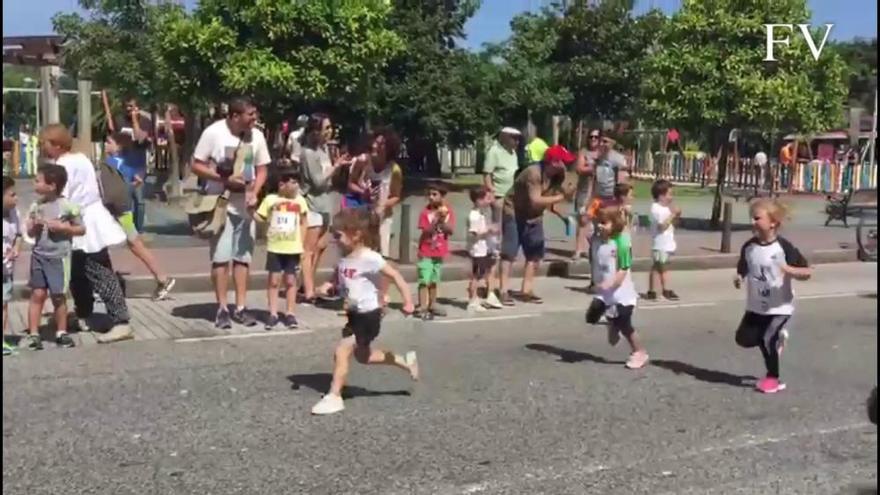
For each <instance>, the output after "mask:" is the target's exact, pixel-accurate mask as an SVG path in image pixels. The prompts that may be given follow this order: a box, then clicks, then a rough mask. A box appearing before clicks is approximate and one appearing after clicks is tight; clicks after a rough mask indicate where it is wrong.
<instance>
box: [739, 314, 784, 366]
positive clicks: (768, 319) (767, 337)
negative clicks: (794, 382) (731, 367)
mask: <svg viewBox="0 0 880 495" xmlns="http://www.w3.org/2000/svg"><path fill="white" fill-rule="evenodd" d="M789 318H790V316H789V315H762V314H757V313H752V312H746V314H745V315H744V316H743V319H742V321H741V322H740V324H739V328H738V329H737V331H736V343H737V344H739V345H740V346H742V347H759V348H760V349H761V355H762V356H763V357H764V365H765V366H766V367H767V376H769V377H772V378H779V338H780V336H781V333H782V330H783V329H784V328H785V325H786V324H787V323H788V319H789Z"/></svg>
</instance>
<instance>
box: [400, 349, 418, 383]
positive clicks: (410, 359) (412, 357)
mask: <svg viewBox="0 0 880 495" xmlns="http://www.w3.org/2000/svg"><path fill="white" fill-rule="evenodd" d="M403 362H404V363H406V365H407V366H409V376H410V377H412V379H413V381H415V382H417V381H419V360H418V357H416V351H409V352H407V353H406V355H405V356H403Z"/></svg>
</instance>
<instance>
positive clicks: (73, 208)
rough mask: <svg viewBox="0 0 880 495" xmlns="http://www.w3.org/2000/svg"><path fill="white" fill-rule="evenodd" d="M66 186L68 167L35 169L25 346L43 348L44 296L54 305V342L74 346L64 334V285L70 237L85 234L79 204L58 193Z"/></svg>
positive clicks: (68, 277)
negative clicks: (26, 339)
mask: <svg viewBox="0 0 880 495" xmlns="http://www.w3.org/2000/svg"><path fill="white" fill-rule="evenodd" d="M66 185H67V170H65V168H64V167H62V166H60V165H44V166H42V167H40V169H39V170H38V171H37V179H36V181H35V183H34V192H36V193H37V195H38V196H39V199H37V201H36V202H35V203H34V204H33V206H32V207H31V209H30V213H29V214H28V219H27V232H28V235H29V236H30V237H32V238H33V239H34V249H33V252H32V255H31V273H30V288H31V299H30V304H29V305H28V333H29V335H28V347H29V348H30V349H33V350H41V349H42V348H43V343H42V340H41V339H40V334H39V327H40V317H41V316H42V314H43V305H44V304H45V303H46V297H47V295H49V296H51V298H52V304H53V305H54V306H55V324H56V331H55V343H56V344H57V345H58V346H59V347H74V345H75V344H74V342H73V339H71V338H70V336H69V335H68V334H67V287H68V283H69V281H70V249H71V244H72V242H71V239H73V238H74V237H77V236H82V235H85V233H86V229H85V227H83V225H82V218H81V217H80V212H79V207H78V206H77V205H75V204H73V203H70V202H69V201H67V200H66V199H64V198H63V197H62V196H61V191H63V190H64V187H65V186H66Z"/></svg>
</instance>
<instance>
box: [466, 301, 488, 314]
mask: <svg viewBox="0 0 880 495" xmlns="http://www.w3.org/2000/svg"><path fill="white" fill-rule="evenodd" d="M467 310H468V313H482V312H484V311H486V308H484V307H483V305H482V304H481V303H480V300H479V299H474V300H473V301H471V302H469V303H468V305H467Z"/></svg>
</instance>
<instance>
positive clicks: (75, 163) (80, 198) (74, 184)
mask: <svg viewBox="0 0 880 495" xmlns="http://www.w3.org/2000/svg"><path fill="white" fill-rule="evenodd" d="M55 163H56V164H58V165H61V166H62V167H64V170H66V171H67V185H65V186H64V191H63V192H62V193H61V194H62V196H64V197H65V198H67V200H68V201H70V202H71V203H74V204H77V205H79V206H80V207H82V208H85V207H86V206H89V205H91V204H93V203H100V202H101V189H100V187H99V186H98V176H97V174H96V173H95V166H94V165H92V161H91V160H89V157H87V156H86V155H83V154H82V153H66V154H64V155H62V156H60V157H59V158H58V160H56V161H55Z"/></svg>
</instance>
